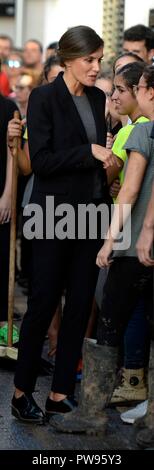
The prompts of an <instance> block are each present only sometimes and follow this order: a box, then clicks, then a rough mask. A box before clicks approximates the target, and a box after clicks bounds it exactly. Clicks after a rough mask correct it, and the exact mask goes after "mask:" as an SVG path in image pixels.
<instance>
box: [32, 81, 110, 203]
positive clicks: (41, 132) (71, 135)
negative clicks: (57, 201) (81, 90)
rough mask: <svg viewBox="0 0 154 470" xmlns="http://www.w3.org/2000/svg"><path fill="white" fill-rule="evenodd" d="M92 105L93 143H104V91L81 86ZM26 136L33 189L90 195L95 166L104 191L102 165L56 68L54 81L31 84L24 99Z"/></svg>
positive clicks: (70, 197)
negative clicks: (26, 106) (94, 138)
mask: <svg viewBox="0 0 154 470" xmlns="http://www.w3.org/2000/svg"><path fill="white" fill-rule="evenodd" d="M85 92H86V94H87V96H88V99H89V102H90V104H91V108H92V111H93V115H94V119H95V123H96V131H97V143H98V144H100V145H104V146H105V143H106V124H105V95H104V93H103V92H102V91H101V90H99V89H98V88H96V87H85ZM27 123H28V139H29V149H30V158H31V164H32V169H33V172H34V174H35V180H34V189H33V195H32V201H33V202H35V200H36V197H35V196H36V193H37V199H38V193H45V194H51V195H52V194H53V195H56V194H59V195H60V194H61V195H63V196H64V195H67V200H68V201H70V202H71V201H72V200H74V199H75V200H79V201H80V200H83V199H84V200H85V201H90V200H91V199H92V194H93V181H94V175H95V172H96V169H97V171H98V169H99V171H100V174H101V178H102V187H103V190H104V194H105V193H106V188H107V182H106V171H105V170H104V169H103V167H102V163H100V162H99V161H98V160H96V159H95V158H94V157H93V155H92V152H91V144H90V143H89V141H88V137H87V135H86V131H85V128H84V126H83V124H82V121H81V118H80V116H79V114H78V111H77V109H76V106H75V104H74V102H73V99H72V97H71V94H70V93H69V90H68V88H67V86H66V85H65V82H64V80H63V73H59V75H58V77H57V78H56V79H55V81H54V82H53V83H51V84H48V85H43V86H41V87H38V88H36V89H34V90H33V91H32V93H31V95H30V99H29V105H28V118H27Z"/></svg>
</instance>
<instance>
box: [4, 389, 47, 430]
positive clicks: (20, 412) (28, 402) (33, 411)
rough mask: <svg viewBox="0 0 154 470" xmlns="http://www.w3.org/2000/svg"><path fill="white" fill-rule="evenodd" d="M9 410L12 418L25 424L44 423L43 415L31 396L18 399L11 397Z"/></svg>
mask: <svg viewBox="0 0 154 470" xmlns="http://www.w3.org/2000/svg"><path fill="white" fill-rule="evenodd" d="M11 410H12V415H13V416H15V417H16V418H17V419H19V420H20V421H23V422H25V423H36V424H44V423H45V415H44V413H43V411H42V410H41V408H39V406H38V405H37V403H36V402H35V400H34V398H33V397H32V395H22V397H20V398H15V396H13V398H12V407H11Z"/></svg>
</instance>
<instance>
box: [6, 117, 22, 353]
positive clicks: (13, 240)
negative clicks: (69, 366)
mask: <svg viewBox="0 0 154 470" xmlns="http://www.w3.org/2000/svg"><path fill="white" fill-rule="evenodd" d="M13 117H14V118H16V119H20V114H19V111H14V116H13ZM18 143H19V140H18V137H14V139H13V147H14V150H13V168H12V198H11V223H10V259H9V286H8V346H9V347H11V346H12V333H13V307H14V287H15V253H16V202H17V180H18V177H17V175H18Z"/></svg>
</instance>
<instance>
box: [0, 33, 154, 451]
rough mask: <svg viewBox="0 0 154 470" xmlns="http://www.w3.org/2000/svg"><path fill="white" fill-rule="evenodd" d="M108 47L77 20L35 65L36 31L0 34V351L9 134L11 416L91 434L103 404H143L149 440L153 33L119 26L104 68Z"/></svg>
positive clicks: (103, 417)
mask: <svg viewBox="0 0 154 470" xmlns="http://www.w3.org/2000/svg"><path fill="white" fill-rule="evenodd" d="M104 48H105V45H104V41H103V39H102V38H101V37H100V36H99V35H98V34H97V33H96V32H95V31H94V30H93V29H92V28H90V27H87V26H76V27H73V28H70V29H69V30H68V31H66V32H65V33H64V34H63V35H62V37H61V38H60V39H59V41H58V42H57V43H52V44H50V45H49V46H48V47H47V49H46V52H45V62H43V47H42V44H41V43H40V42H39V41H38V40H33V39H31V40H28V41H27V42H26V43H25V45H24V48H23V51H21V50H18V49H16V48H14V47H13V43H12V40H11V39H10V38H9V37H8V36H3V35H0V60H1V72H0V93H1V94H0V113H1V123H2V125H1V129H0V140H1V149H2V150H1V159H0V260H1V262H0V272H1V276H0V278H1V280H0V348H1V347H2V348H3V347H4V346H5V345H6V344H7V334H8V323H7V310H8V276H9V244H10V240H9V236H10V219H11V186H12V160H13V157H14V137H17V138H19V139H18V168H19V178H18V179H19V185H18V188H19V193H18V200H17V208H18V211H17V212H21V207H22V214H23V222H22V223H23V234H22V235H21V268H22V270H21V273H19V279H18V281H19V282H20V283H21V285H22V286H24V287H25V286H26V287H27V286H28V303H27V311H26V313H25V315H24V317H23V320H22V324H21V328H20V334H19V330H18V328H17V326H16V325H15V324H14V325H13V336H12V339H13V344H15V343H18V341H19V344H18V361H17V368H16V373H15V380H14V383H15V392H14V395H13V398H12V414H13V416H15V417H16V418H17V419H18V420H20V421H23V422H32V423H37V424H44V423H45V422H46V420H50V424H51V426H53V428H54V429H55V430H58V431H61V432H66V433H70V432H79V433H86V432H89V429H91V430H93V432H96V433H97V432H100V431H101V432H102V430H103V429H104V430H105V429H106V426H107V422H108V418H107V414H106V411H105V408H106V407H107V406H116V405H117V404H118V405H123V404H125V405H126V406H127V405H128V406H129V405H130V404H131V405H133V404H136V403H140V402H142V401H144V400H146V399H148V408H147V414H146V418H145V422H144V429H143V430H142V431H140V432H138V434H137V443H138V444H139V445H140V446H141V447H143V448H146V447H150V446H151V445H154V426H153V418H154V412H153V409H154V406H153V405H154V389H153V383H154V380H153V374H154V368H153V365H152V366H150V368H149V361H150V359H149V356H150V348H151V351H152V353H151V354H153V342H152V337H151V332H152V328H151V324H153V318H152V316H153V284H152V277H153V266H154V260H153V253H152V249H153V240H154V207H153V205H154V202H153V201H154V183H153V181H154V123H153V121H154V65H153V58H154V33H153V31H152V30H151V29H150V28H148V27H146V26H144V25H136V26H133V27H131V28H129V29H128V30H126V31H125V32H124V39H123V51H122V53H121V55H120V56H119V57H117V58H115V61H114V64H113V65H111V64H108V65H107V64H106V65H105V66H104V69H103V66H102V59H103V54H104ZM16 109H19V113H20V118H19V119H17V118H14V117H13V113H14V111H15V110H16ZM53 201H54V202H53ZM53 204H54V221H53V219H52V220H51V222H50V218H51V211H52V208H53ZM36 206H37V207H39V209H40V211H41V212H39V214H41V216H40V218H39V221H38V226H39V230H38V231H36V226H37V219H35V217H34V218H32V214H33V212H34V208H36ZM83 207H84V208H85V207H86V208H88V210H87V214H86V218H85V219H84V218H83V213H82V217H81V212H80V213H79V211H81V210H83ZM92 208H93V209H95V211H96V214H97V217H96V219H95V215H94V212H91V211H92ZM104 208H105V209H104ZM99 212H100V217H99ZM106 213H107V214H108V227H107V225H106ZM91 214H92V219H91V218H90V217H91ZM79 215H80V217H79ZM46 217H47V219H46ZM130 220H131V222H130ZM41 221H42V225H41ZM91 230H92V235H91ZM83 234H84V235H83ZM120 236H121V239H122V241H120V240H121V239H120ZM122 237H123V238H122ZM125 237H126V239H125ZM27 279H28V284H27ZM62 297H64V298H65V301H64V306H63V308H62ZM94 324H95V328H94ZM94 330H95V331H94ZM96 330H97V333H96ZM47 332H48V336H49V340H50V353H52V352H53V353H54V354H55V366H54V373H53V380H52V385H51V390H50V391H49V394H48V397H47V399H46V403H45V412H44V411H42V409H41V408H40V407H39V406H38V405H37V403H36V401H35V400H34V397H33V392H34V390H35V384H36V380H37V376H38V371H39V364H40V358H41V353H42V348H43V343H44V339H45V336H46V334H47ZM150 344H151V346H150ZM81 358H82V362H83V371H82V380H81V391H80V398H79V404H78V403H77V400H76V398H75V383H76V371H77V368H78V365H79V363H81ZM150 364H151V362H150ZM149 370H150V374H149ZM117 371H118V373H117ZM148 375H150V380H149V387H148V386H147V381H148V380H147V376H148ZM117 381H118V383H117Z"/></svg>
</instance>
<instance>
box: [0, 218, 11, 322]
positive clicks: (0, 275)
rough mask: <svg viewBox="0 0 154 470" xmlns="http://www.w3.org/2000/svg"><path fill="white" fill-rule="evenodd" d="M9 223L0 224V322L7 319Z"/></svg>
mask: <svg viewBox="0 0 154 470" xmlns="http://www.w3.org/2000/svg"><path fill="white" fill-rule="evenodd" d="M9 250H10V223H7V224H0V321H7V319H8V281H9Z"/></svg>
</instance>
